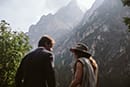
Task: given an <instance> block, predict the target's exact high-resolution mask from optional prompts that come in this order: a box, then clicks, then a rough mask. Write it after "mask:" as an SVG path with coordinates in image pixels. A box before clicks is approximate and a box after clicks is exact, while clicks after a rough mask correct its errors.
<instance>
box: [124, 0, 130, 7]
mask: <svg viewBox="0 0 130 87" xmlns="http://www.w3.org/2000/svg"><path fill="white" fill-rule="evenodd" d="M122 2H123V4H124V6H126V5H127V6H130V0H122Z"/></svg>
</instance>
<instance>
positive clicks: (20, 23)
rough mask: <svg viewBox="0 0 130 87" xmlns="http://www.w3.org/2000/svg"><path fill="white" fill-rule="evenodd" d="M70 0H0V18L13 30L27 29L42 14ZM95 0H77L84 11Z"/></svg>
mask: <svg viewBox="0 0 130 87" xmlns="http://www.w3.org/2000/svg"><path fill="white" fill-rule="evenodd" d="M70 1H71V0H0V20H6V21H7V22H8V23H9V24H10V25H11V27H12V29H13V30H15V31H24V32H26V31H28V29H29V26H30V25H32V24H36V23H37V22H38V21H39V19H40V17H41V16H42V15H47V14H48V13H55V12H56V11H57V10H58V9H59V8H61V7H63V6H65V5H67V4H68V3H69V2H70ZM94 1H95V0H77V2H78V4H79V6H80V8H81V9H82V10H83V11H85V10H86V9H88V8H90V6H91V5H92V3H93V2H94Z"/></svg>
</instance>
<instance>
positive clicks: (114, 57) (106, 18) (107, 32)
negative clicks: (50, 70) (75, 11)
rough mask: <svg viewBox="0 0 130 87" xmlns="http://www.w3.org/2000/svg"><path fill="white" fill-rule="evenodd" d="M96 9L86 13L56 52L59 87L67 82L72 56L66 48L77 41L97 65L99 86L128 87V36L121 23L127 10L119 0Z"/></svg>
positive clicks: (129, 13)
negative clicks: (81, 43) (86, 46)
mask: <svg viewBox="0 0 130 87" xmlns="http://www.w3.org/2000/svg"><path fill="white" fill-rule="evenodd" d="M96 2H98V0H97V1H96ZM96 2H95V3H96ZM95 5H97V4H95ZM97 6H98V7H97V8H94V10H93V8H92V10H91V9H90V10H89V11H87V12H86V14H85V16H84V18H83V21H82V22H81V23H80V25H79V26H77V27H76V28H75V30H73V33H72V34H71V35H70V36H69V38H66V39H65V40H64V41H63V42H62V44H60V45H59V46H57V47H56V49H55V50H56V51H55V52H56V53H55V54H56V70H57V78H58V84H59V87H66V86H68V84H69V83H70V79H71V75H72V73H71V68H72V64H73V63H72V60H73V56H72V54H71V53H70V52H69V48H70V47H71V46H72V45H74V44H76V43H77V42H83V43H85V44H87V45H88V46H89V48H90V50H89V52H90V53H91V54H92V55H93V56H94V58H95V59H96V60H97V63H98V64H99V85H100V86H99V87H129V86H130V83H129V81H130V53H129V51H130V44H129V43H130V33H129V32H128V31H127V27H126V25H125V24H124V23H123V17H124V16H130V9H129V8H127V7H123V5H122V3H121V1H120V0H104V1H102V2H101V3H100V5H97ZM94 7H96V6H94ZM63 75H66V77H65V78H64V79H63V78H62V76H63ZM65 83H66V84H65Z"/></svg>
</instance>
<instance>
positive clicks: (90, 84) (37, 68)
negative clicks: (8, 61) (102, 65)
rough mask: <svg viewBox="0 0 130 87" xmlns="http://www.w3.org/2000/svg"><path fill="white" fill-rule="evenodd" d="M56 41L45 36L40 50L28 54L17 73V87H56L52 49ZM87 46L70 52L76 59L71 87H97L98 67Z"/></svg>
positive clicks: (40, 44)
mask: <svg viewBox="0 0 130 87" xmlns="http://www.w3.org/2000/svg"><path fill="white" fill-rule="evenodd" d="M54 43H55V41H54V40H53V39H52V38H51V37H50V36H47V35H45V36H43V37H42V38H41V39H40V40H39V43H38V48H37V49H35V50H34V51H32V52H30V53H28V54H27V55H26V56H25V57H24V58H23V60H22V61H21V64H20V66H19V68H18V70H17V72H16V77H15V84H16V87H56V81H55V73H54V63H53V53H52V48H53V45H54ZM87 50H88V48H87V46H85V45H84V44H82V43H80V44H77V45H76V46H74V47H72V48H71V49H70V51H71V52H72V53H73V54H74V56H75V58H76V62H75V66H74V77H73V80H72V82H71V83H70V87H96V85H97V76H98V75H97V74H98V67H97V63H96V62H95V60H94V59H93V58H92V56H91V55H90V54H89V53H87Z"/></svg>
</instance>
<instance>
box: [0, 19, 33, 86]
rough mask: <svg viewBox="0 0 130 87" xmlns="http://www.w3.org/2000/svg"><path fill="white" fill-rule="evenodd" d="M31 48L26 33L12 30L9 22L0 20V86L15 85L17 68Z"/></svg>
mask: <svg viewBox="0 0 130 87" xmlns="http://www.w3.org/2000/svg"><path fill="white" fill-rule="evenodd" d="M30 49H31V46H30V45H29V40H28V36H27V35H26V34H25V33H23V32H15V31H11V27H10V25H9V24H8V23H6V22H5V21H4V20H2V21H1V22H0V87H14V77H15V74H16V70H17V68H18V66H19V63H20V61H21V59H22V58H23V56H24V55H25V54H26V53H27V52H28V51H29V50H30Z"/></svg>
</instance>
